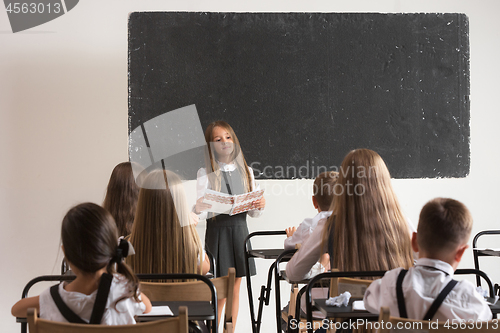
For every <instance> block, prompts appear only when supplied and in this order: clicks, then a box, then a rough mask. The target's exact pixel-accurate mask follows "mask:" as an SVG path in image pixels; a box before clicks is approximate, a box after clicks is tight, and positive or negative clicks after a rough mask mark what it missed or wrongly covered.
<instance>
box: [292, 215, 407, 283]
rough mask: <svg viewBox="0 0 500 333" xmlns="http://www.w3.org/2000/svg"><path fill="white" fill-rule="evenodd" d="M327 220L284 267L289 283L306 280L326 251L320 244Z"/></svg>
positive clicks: (321, 220)
mask: <svg viewBox="0 0 500 333" xmlns="http://www.w3.org/2000/svg"><path fill="white" fill-rule="evenodd" d="M327 220H328V218H324V219H320V220H319V221H318V224H317V226H316V228H315V229H314V230H313V232H312V233H311V235H310V236H309V238H308V239H307V240H306V241H305V242H304V243H302V246H301V247H300V249H299V250H298V251H297V252H296V253H295V254H294V255H293V257H292V259H290V261H289V262H288V264H287V265H286V276H287V277H288V278H289V279H290V280H291V281H300V280H302V279H304V278H306V277H307V276H308V275H307V274H308V272H309V270H310V269H311V267H313V265H314V264H315V263H316V262H317V261H318V260H319V258H320V257H321V255H322V254H323V253H326V252H327V251H328V249H327V248H326V246H327V244H325V248H321V243H322V242H323V229H324V227H325V224H326V221H327ZM406 222H407V224H408V230H409V232H411V231H413V230H415V228H414V227H413V225H412V224H411V222H410V221H409V220H406ZM408 237H410V236H408Z"/></svg>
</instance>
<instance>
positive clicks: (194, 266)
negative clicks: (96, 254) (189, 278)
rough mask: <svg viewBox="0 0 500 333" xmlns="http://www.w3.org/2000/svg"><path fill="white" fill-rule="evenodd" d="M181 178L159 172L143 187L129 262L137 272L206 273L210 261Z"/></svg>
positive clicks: (132, 233)
mask: <svg viewBox="0 0 500 333" xmlns="http://www.w3.org/2000/svg"><path fill="white" fill-rule="evenodd" d="M191 215H192V214H191V213H190V211H189V207H188V206H187V203H186V196H185V193H184V188H183V185H182V182H181V180H180V178H179V177H178V176H177V175H176V174H175V173H173V172H171V171H165V170H155V171H153V172H151V173H150V174H149V175H148V176H147V177H146V178H145V180H144V182H143V183H142V184H141V190H140V192H139V201H138V203H137V211H136V215H135V220H134V225H133V227H132V232H131V234H130V243H132V245H133V246H134V249H135V253H136V254H135V255H134V256H131V257H129V258H127V262H128V263H129V265H130V266H131V267H132V268H133V269H134V271H135V272H136V273H198V274H206V273H207V272H208V270H209V269H210V262H209V260H208V257H207V255H206V253H205V251H204V250H203V247H202V244H201V240H200V236H199V235H198V232H197V231H196V228H195V223H193V222H192V217H191Z"/></svg>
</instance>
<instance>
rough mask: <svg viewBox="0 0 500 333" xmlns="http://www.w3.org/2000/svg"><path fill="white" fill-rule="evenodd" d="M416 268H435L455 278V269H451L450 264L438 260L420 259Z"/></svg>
mask: <svg viewBox="0 0 500 333" xmlns="http://www.w3.org/2000/svg"><path fill="white" fill-rule="evenodd" d="M415 266H417V267H418V266H420V267H422V268H423V269H425V268H426V267H427V268H433V269H436V270H439V271H441V272H443V273H445V274H448V275H449V276H453V273H454V270H453V267H451V265H450V264H448V263H447V262H444V261H441V260H438V259H429V258H419V259H418V260H417V263H416V264H415Z"/></svg>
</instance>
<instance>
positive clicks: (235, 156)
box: [205, 120, 253, 194]
mask: <svg viewBox="0 0 500 333" xmlns="http://www.w3.org/2000/svg"><path fill="white" fill-rule="evenodd" d="M215 127H222V128H223V129H225V130H226V131H227V132H228V133H229V135H231V138H232V139H233V143H234V145H233V146H234V149H233V152H232V153H231V160H232V161H234V163H235V165H236V168H237V169H238V171H239V172H240V175H241V177H242V180H243V188H245V189H246V191H247V192H251V191H252V190H253V188H252V178H251V176H250V171H249V170H248V165H247V162H246V161H245V157H244V156H243V151H242V150H241V147H240V141H239V140H238V137H237V136H236V134H235V133H234V130H233V128H232V127H231V125H229V124H228V123H226V122H225V121H222V120H218V121H214V122H213V123H210V124H209V125H208V126H207V129H206V130H205V141H206V142H207V146H208V154H207V155H205V167H206V170H207V174H208V181H209V182H210V186H211V188H212V189H213V190H214V191H220V185H221V177H222V174H221V171H220V168H219V164H218V163H217V160H216V158H217V156H215V151H214V149H213V147H212V144H211V143H212V142H213V141H214V138H213V130H214V128H215ZM233 194H234V193H233Z"/></svg>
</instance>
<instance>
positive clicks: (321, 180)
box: [313, 171, 339, 211]
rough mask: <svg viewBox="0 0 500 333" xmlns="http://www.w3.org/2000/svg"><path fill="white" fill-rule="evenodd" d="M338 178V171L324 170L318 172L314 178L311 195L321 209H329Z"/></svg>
mask: <svg viewBox="0 0 500 333" xmlns="http://www.w3.org/2000/svg"><path fill="white" fill-rule="evenodd" d="M338 179H339V173H338V172H336V171H325V172H322V173H320V174H319V175H318V176H317V177H316V179H315V180H314V185H313V195H314V197H315V198H316V201H317V202H318V205H319V208H320V209H321V210H322V211H328V210H330V206H331V205H332V202H333V194H334V186H335V184H336V183H337V180H338Z"/></svg>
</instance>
